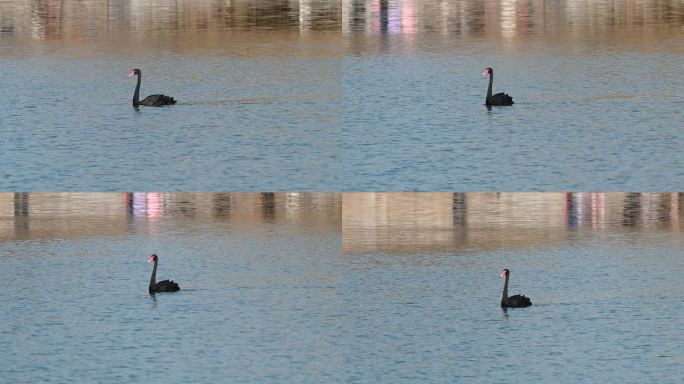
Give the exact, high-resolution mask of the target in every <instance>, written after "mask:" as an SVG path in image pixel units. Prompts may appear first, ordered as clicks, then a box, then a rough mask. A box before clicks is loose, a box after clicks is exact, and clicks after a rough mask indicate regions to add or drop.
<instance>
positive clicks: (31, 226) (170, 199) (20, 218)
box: [0, 192, 341, 241]
mask: <svg viewBox="0 0 684 384" xmlns="http://www.w3.org/2000/svg"><path fill="white" fill-rule="evenodd" d="M340 209H341V202H340V195H339V194H337V193H292V194H291V193H268V192H267V193H159V192H126V193H0V241H12V240H16V239H44V238H72V237H79V238H80V237H90V236H125V235H128V234H131V233H137V232H149V233H157V231H158V226H159V225H162V224H163V225H174V223H181V222H183V223H187V220H188V219H189V220H192V221H193V222H195V223H197V224H199V223H207V224H218V225H219V226H221V225H231V224H236V225H261V224H275V225H296V226H301V227H302V228H306V229H307V230H310V231H339V225H340ZM183 230H194V229H193V225H192V224H187V225H185V226H184V227H183Z"/></svg>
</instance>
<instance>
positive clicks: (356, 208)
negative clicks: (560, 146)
mask: <svg viewBox="0 0 684 384" xmlns="http://www.w3.org/2000/svg"><path fill="white" fill-rule="evenodd" d="M683 196H684V195H683V194H681V193H454V194H451V193H344V194H343V196H342V204H343V214H342V233H343V248H344V250H345V251H347V252H375V251H388V252H420V251H431V250H434V251H438V250H443V251H452V252H459V251H463V250H467V249H471V248H477V249H487V248H499V247H503V248H509V247H513V248H515V247H530V246H538V245H543V244H553V243H560V242H564V241H566V240H567V239H568V238H570V237H571V236H572V232H573V231H575V230H603V231H625V230H661V231H670V232H679V231H680V227H681V222H682V220H683V219H684V218H683V217H682V214H681V210H680V205H681V204H682V202H683V201H684V198H683Z"/></svg>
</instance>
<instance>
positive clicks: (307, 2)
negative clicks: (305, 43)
mask: <svg viewBox="0 0 684 384" xmlns="http://www.w3.org/2000/svg"><path fill="white" fill-rule="evenodd" d="M310 29H311V0H299V31H300V32H306V31H308V30H310Z"/></svg>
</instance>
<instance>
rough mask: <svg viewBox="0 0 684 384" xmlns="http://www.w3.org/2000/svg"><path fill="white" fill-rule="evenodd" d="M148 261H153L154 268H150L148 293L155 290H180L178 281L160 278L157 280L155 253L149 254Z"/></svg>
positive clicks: (155, 291)
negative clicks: (160, 279)
mask: <svg viewBox="0 0 684 384" xmlns="http://www.w3.org/2000/svg"><path fill="white" fill-rule="evenodd" d="M149 261H150V262H154V268H153V269H152V277H151V278H150V294H155V293H157V292H176V291H180V287H179V286H178V283H176V282H175V281H173V280H162V281H160V282H157V264H158V263H159V258H158V257H157V255H152V256H150V260H149Z"/></svg>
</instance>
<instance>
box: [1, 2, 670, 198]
mask: <svg viewBox="0 0 684 384" xmlns="http://www.w3.org/2000/svg"><path fill="white" fill-rule="evenodd" d="M682 25H684V6H683V5H682V3H681V2H680V1H672V0H671V1H656V0H646V1H628V0H621V1H573V2H560V1H558V2H556V1H554V2H549V1H541V0H517V1H503V0H501V1H465V0H461V1H439V0H421V1H418V0H404V1H398V0H368V1H364V0H353V1H352V0H344V1H341V2H339V1H316V0H300V1H295V0H278V1H270V0H269V1H258V0H252V1H249V0H238V1H230V2H221V1H209V0H203V1H166V0H155V1H144V2H143V1H133V0H129V1H117V2H109V1H98V0H95V1H87V2H82V1H49V0H48V1H23V0H10V1H3V2H1V3H0V36H1V39H0V67H1V68H2V71H0V83H1V84H2V87H0V100H2V103H0V118H1V119H2V120H1V121H0V123H1V128H0V130H1V132H0V133H2V135H3V138H4V140H2V141H1V142H0V151H2V153H3V156H2V160H0V165H1V167H0V168H1V169H2V171H1V173H2V174H1V175H0V180H2V184H1V185H0V187H1V188H0V189H2V190H6V191H16V190H55V189H57V190H77V191H82V190H97V191H101V190H117V191H124V190H253V191H259V190H290V191H291V190H319V191H320V190H347V191H354V190H373V191H379V190H400V191H407V190H424V191H434V190H508V191H517V190H524V191H530V190H545V191H549V190H551V191H557V190H640V191H650V190H656V191H663V190H680V189H681V185H682V182H684V173H683V172H682V169H684V156H683V155H682V151H681V148H682V142H683V139H684V137H683V135H684V133H683V131H682V129H681V128H680V127H681V126H682V125H684V124H683V122H684V118H683V117H682V112H681V108H680V107H681V90H682V89H684V82H683V81H684V80H683V78H682V76H681V62H682V61H683V60H682V59H683V57H682V54H683V53H684V50H683V49H682V44H681V41H682V40H684V29H683V28H682ZM486 66H492V67H493V68H494V69H495V74H496V79H495V82H494V90H495V92H499V91H506V92H508V93H510V94H511V95H512V96H513V98H514V100H515V102H516V104H515V105H514V106H513V107H510V108H493V109H492V110H491V111H489V110H487V109H486V108H485V107H484V106H483V102H484V96H485V93H486V88H487V80H486V79H484V78H483V77H482V76H481V74H482V70H483V68H484V67H486ZM133 67H139V68H140V69H142V71H143V83H142V95H143V96H145V95H149V94H153V93H166V94H169V95H171V96H174V97H176V98H177V99H178V100H179V103H178V104H177V105H175V106H173V107H168V108H162V109H153V108H142V109H141V110H140V111H139V112H136V111H134V110H133V109H132V108H131V105H130V104H131V97H132V93H133V89H134V80H133V79H129V78H127V77H126V74H127V73H128V72H129V71H130V70H131V68H133Z"/></svg>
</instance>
